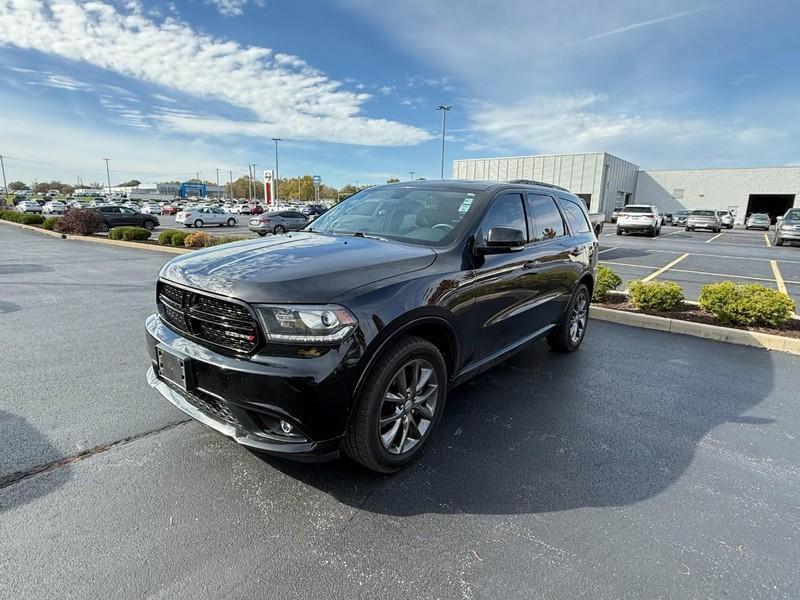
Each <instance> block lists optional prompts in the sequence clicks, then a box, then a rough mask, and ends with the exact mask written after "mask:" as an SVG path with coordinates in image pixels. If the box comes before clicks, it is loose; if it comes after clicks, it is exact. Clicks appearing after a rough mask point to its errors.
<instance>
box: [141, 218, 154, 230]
mask: <svg viewBox="0 0 800 600" xmlns="http://www.w3.org/2000/svg"><path fill="white" fill-rule="evenodd" d="M144 228H145V229H147V231H153V229H155V228H156V223H155V221H150V220H148V221H145V222H144Z"/></svg>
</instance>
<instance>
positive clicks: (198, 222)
mask: <svg viewBox="0 0 800 600" xmlns="http://www.w3.org/2000/svg"><path fill="white" fill-rule="evenodd" d="M194 226H195V227H197V228H198V229H199V228H200V227H202V226H203V222H202V221H201V220H200V219H197V220H196V221H195V222H194Z"/></svg>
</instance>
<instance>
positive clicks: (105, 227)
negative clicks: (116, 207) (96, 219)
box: [98, 223, 108, 232]
mask: <svg viewBox="0 0 800 600" xmlns="http://www.w3.org/2000/svg"><path fill="white" fill-rule="evenodd" d="M98 231H102V232H106V231H108V223H101V224H100V228H99V229H98Z"/></svg>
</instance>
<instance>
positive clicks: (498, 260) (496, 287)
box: [472, 193, 540, 360]
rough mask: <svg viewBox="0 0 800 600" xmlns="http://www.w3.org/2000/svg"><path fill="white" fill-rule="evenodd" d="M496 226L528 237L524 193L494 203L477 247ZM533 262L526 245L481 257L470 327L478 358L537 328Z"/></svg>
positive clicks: (494, 200) (536, 275)
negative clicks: (507, 228) (473, 316)
mask: <svg viewBox="0 0 800 600" xmlns="http://www.w3.org/2000/svg"><path fill="white" fill-rule="evenodd" d="M493 227H510V228H513V229H519V230H520V231H522V232H523V234H524V235H525V237H526V239H527V238H528V226H527V220H526V216H525V207H524V204H523V200H522V194H520V193H505V194H502V195H501V196H498V197H496V198H494V199H493V200H492V202H491V204H490V206H489V209H488V210H487V212H486V214H485V215H484V217H483V219H482V221H481V225H480V227H479V229H478V231H477V233H476V244H478V245H480V244H482V243H485V240H486V236H487V235H488V232H489V229H491V228H493ZM535 258H536V257H535V253H533V252H531V250H530V248H529V247H528V246H526V247H523V248H522V249H521V250H519V251H517V252H510V253H507V254H490V255H487V256H483V257H481V258H478V267H477V268H476V269H475V279H474V284H473V286H474V297H475V302H474V308H473V311H474V315H475V321H474V322H473V327H472V329H473V331H474V332H475V334H474V335H475V343H476V345H477V346H478V348H479V349H478V351H477V353H476V359H477V360H480V359H483V358H489V357H491V356H492V355H493V354H495V353H497V352H498V351H501V350H503V349H506V348H508V347H510V346H512V345H513V344H514V343H515V342H517V341H519V340H521V339H523V338H525V337H526V336H529V335H531V334H533V333H534V332H536V331H537V330H538V329H539V326H538V325H537V318H536V316H535V311H536V305H537V303H538V299H539V295H540V290H539V287H540V286H539V284H538V279H539V276H538V274H537V272H536V271H535V270H534V269H533V268H532V267H533V266H534V264H533V261H534V260H535Z"/></svg>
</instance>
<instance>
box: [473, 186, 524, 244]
mask: <svg viewBox="0 0 800 600" xmlns="http://www.w3.org/2000/svg"><path fill="white" fill-rule="evenodd" d="M492 227H508V228H511V229H519V230H520V231H521V232H522V235H523V236H524V237H525V239H528V229H527V225H526V224H525V210H524V209H523V208H522V194H503V195H502V196H498V197H497V198H495V199H494V200H493V201H492V205H491V206H490V207H489V210H488V211H487V212H486V214H485V215H484V216H483V221H482V222H481V228H480V235H481V236H482V238H483V243H484V244H485V243H486V241H487V240H486V238H487V236H488V235H489V230H490V229H491V228H492Z"/></svg>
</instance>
